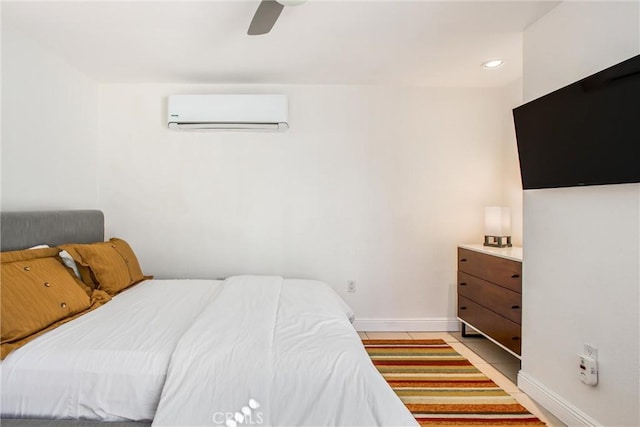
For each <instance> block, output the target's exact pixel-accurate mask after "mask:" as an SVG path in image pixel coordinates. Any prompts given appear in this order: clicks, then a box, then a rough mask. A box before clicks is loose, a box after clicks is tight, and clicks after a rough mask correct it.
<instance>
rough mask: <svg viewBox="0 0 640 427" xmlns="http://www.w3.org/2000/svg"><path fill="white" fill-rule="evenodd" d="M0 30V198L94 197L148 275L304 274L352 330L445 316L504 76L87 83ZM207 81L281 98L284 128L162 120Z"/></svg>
mask: <svg viewBox="0 0 640 427" xmlns="http://www.w3.org/2000/svg"><path fill="white" fill-rule="evenodd" d="M2 35H3V41H2V47H3V49H2V60H3V75H2V83H3V89H4V91H3V94H2V120H3V128H2V137H3V138H2V209H4V210H21V209H57V208H59V209H72V208H98V209H102V210H104V211H105V213H106V220H107V234H108V235H117V236H121V237H124V238H125V239H127V240H129V241H130V242H131V243H132V245H133V247H134V249H135V250H136V252H137V253H138V254H139V256H140V258H141V261H142V265H143V267H144V270H145V271H146V272H148V273H150V274H155V275H156V276H158V277H222V276H228V275H231V274H240V273H257V274H282V275H285V276H289V277H309V278H317V279H321V280H325V281H327V282H328V283H329V284H331V285H332V286H334V287H335V288H336V289H337V290H338V291H339V292H340V293H341V294H342V295H343V296H344V297H345V298H346V299H347V301H348V302H349V303H350V304H352V305H353V307H354V309H355V310H356V314H357V316H358V318H359V319H360V323H359V326H360V327H362V328H367V329H375V328H380V329H393V328H398V329H411V328H415V329H436V330H444V329H452V328H456V327H457V322H455V320H454V319H455V315H456V313H455V298H456V296H455V270H456V264H455V247H456V245H457V244H459V243H465V242H472V243H473V242H480V241H481V239H482V235H483V225H482V224H483V208H484V206H487V205H502V204H504V203H505V200H506V198H505V192H504V188H503V187H504V185H503V183H504V180H505V177H507V176H509V175H510V174H512V172H513V170H514V169H513V164H514V162H515V161H516V159H515V158H514V156H513V152H511V154H509V150H513V147H511V148H509V144H512V142H513V141H512V140H511V139H512V137H511V136H509V135H508V133H509V131H508V129H509V126H510V123H511V116H510V112H509V111H508V108H510V107H512V106H513V105H512V103H513V94H514V89H513V87H511V88H505V89H455V88H442V89H438V88H410V87H404V88H393V87H367V86H362V87H359V86H279V87H265V86H263V87H255V86H237V87H230V86H222V87H215V86H203V85H191V86H189V85H177V86H176V85H158V84H137V85H112V84H98V83H96V82H94V81H92V80H91V79H88V78H87V77H86V76H84V75H83V74H82V73H80V72H78V70H76V69H75V68H73V67H71V66H69V65H68V64H67V63H65V62H64V61H63V60H61V59H60V58H58V57H56V56H55V55H52V54H51V53H50V52H48V51H46V50H43V49H42V48H41V47H40V46H38V45H37V44H34V43H33V42H31V41H30V40H28V39H27V38H25V37H23V36H22V35H21V34H20V33H19V32H18V31H12V30H10V29H9V28H8V27H7V26H6V25H3V30H2ZM208 92H265V93H266V92H278V93H285V94H287V95H289V97H290V107H291V114H290V116H291V117H290V124H291V129H290V130H289V131H288V132H285V133H275V134H274V133H179V132H174V131H169V130H168V129H167V128H166V124H165V123H166V120H165V114H166V111H165V109H166V107H165V106H166V96H167V95H169V94H173V93H208ZM516 92H517V91H516ZM507 105H508V106H509V107H508V108H507ZM510 138H511V139H510ZM505 162H507V163H508V162H511V166H508V165H507V166H505ZM509 169H510V170H511V171H512V172H508V170H509ZM348 280H355V281H356V282H357V286H358V291H357V293H356V294H347V293H346V292H345V288H346V282H347V281H348Z"/></svg>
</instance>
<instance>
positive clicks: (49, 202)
mask: <svg viewBox="0 0 640 427" xmlns="http://www.w3.org/2000/svg"><path fill="white" fill-rule="evenodd" d="M97 107H98V84H97V83H96V82H95V81H93V80H91V79H89V78H87V77H86V76H85V75H83V74H82V73H80V72H79V71H78V70H76V69H75V68H73V67H71V66H69V65H68V64H67V63H65V62H63V61H62V60H61V59H59V58H58V57H56V56H55V55H52V54H50V53H49V52H47V51H46V50H43V49H42V48H41V47H40V46H38V45H37V44H35V43H33V42H31V41H30V40H28V39H27V38H25V37H23V36H22V35H21V34H20V33H18V32H15V31H11V30H9V29H8V28H7V26H6V25H3V26H2V124H3V126H2V167H1V169H2V174H1V176H2V178H1V180H2V185H1V188H2V197H1V203H2V209H4V210H21V209H24V210H27V209H58V208H59V209H72V208H94V207H96V206H97V205H96V203H97V181H96V158H95V149H96V136H97V135H96V132H97Z"/></svg>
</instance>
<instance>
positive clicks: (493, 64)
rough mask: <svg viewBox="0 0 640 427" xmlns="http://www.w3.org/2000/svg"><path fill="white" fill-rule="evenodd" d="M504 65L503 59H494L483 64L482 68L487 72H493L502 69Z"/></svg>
mask: <svg viewBox="0 0 640 427" xmlns="http://www.w3.org/2000/svg"><path fill="white" fill-rule="evenodd" d="M503 65H504V61H503V60H502V59H492V60H490V61H487V62H484V63H483V64H482V68H484V69H485V70H493V69H494V68H500V67H502V66H503Z"/></svg>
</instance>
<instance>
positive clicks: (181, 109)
mask: <svg viewBox="0 0 640 427" xmlns="http://www.w3.org/2000/svg"><path fill="white" fill-rule="evenodd" d="M167 116H168V118H167V124H168V126H169V128H170V129H175V130H195V131H207V130H218V131H225V130H226V131H283V130H286V129H288V128H289V125H288V123H287V120H288V100H287V96H285V95H173V96H170V97H169V102H168V108H167Z"/></svg>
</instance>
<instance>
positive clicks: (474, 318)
mask: <svg viewBox="0 0 640 427" xmlns="http://www.w3.org/2000/svg"><path fill="white" fill-rule="evenodd" d="M458 319H459V320H460V321H462V323H463V325H462V326H463V332H464V329H465V325H466V326H470V327H471V328H473V329H475V330H476V331H478V332H480V333H481V334H482V335H484V336H486V337H487V338H489V339H491V340H492V341H494V342H495V343H496V344H498V345H500V346H501V347H503V348H505V349H506V350H508V351H509V352H511V353H513V354H515V355H516V356H518V357H520V349H521V345H522V328H521V321H522V248H518V247H512V248H490V247H486V246H482V245H461V246H459V247H458Z"/></svg>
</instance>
